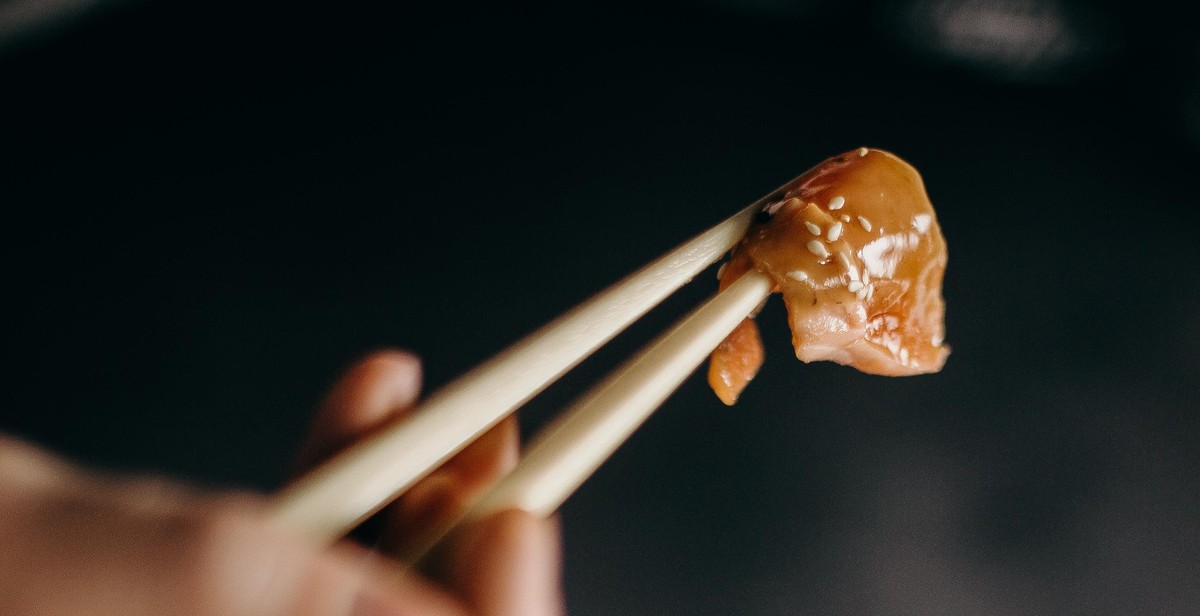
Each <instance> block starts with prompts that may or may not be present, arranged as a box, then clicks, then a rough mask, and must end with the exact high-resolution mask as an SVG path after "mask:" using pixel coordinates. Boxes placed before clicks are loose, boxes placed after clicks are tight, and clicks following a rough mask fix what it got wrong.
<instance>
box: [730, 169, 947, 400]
mask: <svg viewBox="0 0 1200 616" xmlns="http://www.w3.org/2000/svg"><path fill="white" fill-rule="evenodd" d="M759 219H760V220H759V221H757V222H755V223H754V224H753V225H752V226H751V227H750V230H749V231H748V232H747V234H746V237H745V238H744V239H743V240H742V241H741V242H740V243H739V244H738V245H737V246H735V247H734V248H733V250H732V252H731V255H730V259H729V262H728V263H726V264H725V265H724V266H723V268H722V270H721V272H720V274H719V276H720V279H721V289H725V288H726V287H728V286H729V285H731V284H733V282H734V281H736V280H737V279H738V278H740V277H741V276H742V275H743V274H745V273H746V272H747V271H749V270H751V269H757V270H759V271H761V272H763V273H764V274H766V275H767V276H769V277H770V278H771V279H772V280H773V281H774V282H775V291H777V292H779V293H781V294H782V295H783V300H784V302H785V303H786V304H787V311H788V320H789V324H790V325H791V328H792V345H793V346H794V347H795V348H796V357H798V358H799V359H800V360H801V361H805V362H811V361H818V360H830V361H834V362H837V363H839V364H844V365H847V366H853V367H855V368H858V369H859V370H861V371H863V372H868V373H871V374H882V375H888V376H907V375H912V374H923V373H929V372H937V371H938V370H941V368H942V365H943V364H944V363H945V362H946V356H947V355H948V354H949V353H950V350H949V348H948V347H947V346H945V345H944V344H943V342H942V340H943V336H944V328H943V324H942V320H943V315H944V313H945V304H944V302H943V300H942V274H943V273H944V272H945V269H946V241H945V239H943V238H942V232H941V229H940V228H939V227H938V223H937V217H936V216H935V215H934V212H933V206H932V205H931V204H930V203H929V197H928V196H927V195H926V194H925V185H924V184H923V183H922V181H921V176H920V175H919V174H918V173H917V170H916V169H914V168H913V167H912V166H911V165H909V164H908V163H906V162H904V161H903V160H901V159H900V158H899V157H897V156H895V155H894V154H891V153H889V152H884V151H882V150H875V149H869V148H859V149H857V150H854V151H851V152H847V153H845V154H842V155H841V156H837V157H834V158H830V159H829V160H826V161H825V162H823V163H821V164H820V165H817V166H816V167H814V168H813V169H811V170H809V171H808V172H806V173H805V174H804V175H801V176H800V177H798V178H796V179H795V180H792V181H791V182H789V183H788V184H787V185H786V186H784V187H783V188H781V189H780V190H779V191H777V192H776V193H775V194H774V195H772V196H771V197H768V198H767V200H766V205H765V206H764V208H763V211H762V213H761V215H760V216H759ZM762 357H763V349H762V342H761V340H760V339H759V335H758V326H757V325H755V323H754V320H753V318H748V319H746V320H745V321H744V322H742V324H741V325H739V326H738V328H737V329H735V330H734V331H733V333H731V334H730V335H729V337H728V338H726V339H725V341H724V342H722V343H721V344H720V346H718V347H717V348H716V350H714V351H713V354H712V359H711V363H710V365H709V372H708V382H709V384H710V385H711V386H712V388H713V391H715V392H716V394H717V396H718V397H720V398H721V400H722V401H724V402H725V403H726V404H733V403H734V402H735V401H736V400H737V398H738V395H739V394H741V392H742V390H743V389H744V388H745V387H746V384H747V383H748V382H749V381H750V380H751V379H752V378H754V375H755V373H757V372H758V368H759V367H760V366H761V365H762Z"/></svg>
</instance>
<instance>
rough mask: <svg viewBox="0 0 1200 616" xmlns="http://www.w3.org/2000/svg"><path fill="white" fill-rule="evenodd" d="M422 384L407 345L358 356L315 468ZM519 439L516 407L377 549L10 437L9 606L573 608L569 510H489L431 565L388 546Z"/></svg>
mask: <svg viewBox="0 0 1200 616" xmlns="http://www.w3.org/2000/svg"><path fill="white" fill-rule="evenodd" d="M420 383H421V369H420V363H419V361H418V360H417V359H416V358H415V357H413V356H412V355H409V354H406V353H402V352H396V351H388V352H381V353H377V354H375V355H373V356H371V357H369V358H367V359H366V360H365V361H363V362H361V363H359V364H358V365H357V366H355V367H354V368H352V369H351V370H350V371H349V372H348V373H347V374H346V375H345V376H344V377H343V378H342V379H341V380H340V381H339V382H338V383H337V384H336V385H335V386H334V387H333V388H332V390H331V391H330V393H329V395H328V397H327V398H326V400H325V401H324V403H323V404H322V405H321V407H320V410H319V411H318V413H317V416H316V418H315V420H314V423H313V428H312V431H311V433H310V436H309V437H308V440H307V442H306V444H305V445H304V447H303V449H302V451H301V458H300V459H301V464H300V468H301V469H302V470H303V469H304V468H307V467H310V466H311V465H313V464H315V463H317V462H319V461H320V460H321V459H323V458H324V457H326V456H328V455H330V454H332V453H335V452H337V451H338V450H339V449H341V448H342V447H345V446H346V445H347V444H349V443H351V442H353V441H356V440H358V439H360V438H362V437H363V436H364V435H367V434H369V433H371V432H373V431H375V430H378V429H379V428H380V427H382V426H383V425H385V424H388V423H390V422H393V421H396V420H398V419H402V418H403V416H404V415H406V414H407V413H408V412H409V410H410V409H411V408H412V406H413V404H414V403H415V402H416V399H417V396H418V393H419V389H420ZM517 448H518V435H517V427H516V423H515V420H514V419H513V418H509V419H507V420H505V421H503V422H501V423H500V424H498V425H497V426H496V427H494V428H493V429H492V430H490V431H489V432H488V433H487V434H485V435H484V436H483V437H482V438H480V439H478V440H477V441H475V442H474V443H472V444H471V445H470V446H469V447H468V448H467V449H465V450H463V451H462V452H461V453H459V454H458V455H457V456H455V457H454V458H453V459H451V460H450V461H448V462H446V463H445V464H444V465H443V466H442V467H441V468H439V469H438V470H436V471H435V472H434V473H432V474H431V475H430V476H429V477H427V478H425V479H424V480H422V481H421V482H419V483H418V484H417V485H415V486H413V488H412V489H410V490H409V491H408V492H406V493H405V495H404V496H402V497H401V498H400V499H399V500H398V501H397V502H396V503H394V504H393V505H391V506H389V507H388V508H386V509H385V510H384V511H383V512H381V513H380V514H379V515H380V516H381V522H382V524H383V527H384V534H383V536H382V538H381V540H380V550H378V551H368V550H366V549H363V548H362V547H359V546H357V545H355V544H353V543H352V542H350V541H343V542H340V543H338V544H337V545H335V546H333V547H332V548H328V547H323V546H320V545H318V544H315V543H313V542H311V541H308V540H306V539H304V538H301V537H297V536H293V535H290V534H288V533H286V532H284V531H283V530H281V529H278V528H275V527H274V526H273V525H272V524H271V522H270V521H269V519H268V518H267V516H266V514H265V511H266V508H265V501H264V499H263V498H262V497H260V496H255V495H251V494H240V493H212V492H203V491H200V490H197V489H194V488H190V487H187V486H183V485H180V484H176V483H173V482H169V481H165V480H161V479H154V478H145V477H118V476H112V475H107V474H102V473H97V472H93V471H89V470H85V469H81V468H79V467H77V466H74V465H72V464H70V463H68V462H66V461H63V460H61V459H59V458H56V457H54V456H52V455H50V454H48V453H46V452H44V451H42V450H40V449H38V448H36V447H33V446H32V445H29V444H27V443H24V442H21V441H18V440H15V439H10V438H5V437H3V436H2V435H0V614H5V615H8V614H12V615H14V616H67V615H71V616H75V615H78V614H89V615H93V616H108V615H113V616H116V615H121V616H141V615H151V614H153V615H155V616H161V615H163V614H173V615H179V616H243V615H244V616H309V615H311V616H317V615H320V616H342V615H346V616H400V615H405V616H442V615H469V614H478V615H480V616H507V615H513V616H516V615H521V616H551V615H556V614H561V613H562V612H563V607H562V595H561V591H560V582H559V579H560V568H561V565H560V555H559V552H560V547H559V529H558V525H557V522H556V521H555V520H544V519H540V518H537V517H534V516H532V515H530V514H528V513H524V512H520V511H506V512H501V513H498V514H496V515H493V516H491V517H489V518H486V519H484V520H481V521H478V522H475V523H473V524H471V525H469V526H467V527H466V528H464V529H463V530H462V531H461V532H458V533H456V534H455V535H454V536H453V537H452V539H451V541H450V542H449V543H448V545H447V546H446V547H445V549H444V550H442V551H441V552H440V553H439V556H438V558H437V559H436V564H435V565H434V566H433V567H432V568H431V571H432V573H431V574H430V575H429V576H425V575H418V574H415V573H400V572H399V570H398V569H397V567H396V565H395V563H394V562H393V561H392V560H391V559H390V558H389V555H390V554H398V553H402V552H401V550H403V549H404V548H405V547H406V546H408V545H410V544H412V543H413V542H414V541H416V540H417V537H419V535H420V532H421V529H422V528H425V527H427V526H428V525H429V524H431V523H432V522H433V521H434V520H437V519H439V517H440V516H442V515H448V514H450V513H452V512H454V511H456V510H457V509H458V508H460V507H462V506H463V504H464V503H466V502H468V501H469V500H470V498H471V497H472V495H474V494H477V493H479V491H480V490H482V489H484V488H486V487H487V486H489V485H490V484H491V483H492V482H494V481H495V480H496V479H497V478H498V477H499V476H500V475H502V474H503V473H504V472H506V471H507V470H509V469H510V468H511V467H512V466H513V465H514V464H515V463H516V459H517Z"/></svg>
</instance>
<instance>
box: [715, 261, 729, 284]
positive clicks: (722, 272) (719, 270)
mask: <svg viewBox="0 0 1200 616" xmlns="http://www.w3.org/2000/svg"><path fill="white" fill-rule="evenodd" d="M726 265H728V263H722V264H721V267H718V268H717V280H720V279H721V276H724V275H725V266H726Z"/></svg>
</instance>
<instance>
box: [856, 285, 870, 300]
mask: <svg viewBox="0 0 1200 616" xmlns="http://www.w3.org/2000/svg"><path fill="white" fill-rule="evenodd" d="M854 296H855V297H857V298H858V299H859V300H864V299H867V298H868V297H871V287H863V288H861V289H859V290H858V292H857V293H855V294H854Z"/></svg>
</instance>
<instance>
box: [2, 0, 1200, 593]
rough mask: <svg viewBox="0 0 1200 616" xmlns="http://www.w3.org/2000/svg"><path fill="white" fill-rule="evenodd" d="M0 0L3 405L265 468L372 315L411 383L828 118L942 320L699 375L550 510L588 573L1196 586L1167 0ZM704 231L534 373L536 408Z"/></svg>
mask: <svg viewBox="0 0 1200 616" xmlns="http://www.w3.org/2000/svg"><path fill="white" fill-rule="evenodd" d="M56 6H57V5H56V4H55V3H53V2H35V1H33V0H7V1H6V2H4V1H0V189H2V190H0V204H3V208H2V209H0V211H3V212H4V219H3V223H2V224H0V229H2V230H3V231H2V233H3V238H2V241H0V251H3V252H2V253H0V268H2V270H0V273H2V280H3V298H4V301H3V303H4V307H5V308H6V309H7V310H6V312H7V314H8V316H7V317H5V319H4V329H5V332H6V334H5V337H4V338H5V340H4V353H5V355H6V357H7V362H6V363H7V364H8V365H7V368H6V370H5V383H6V386H5V387H4V388H3V401H2V404H0V430H3V431H7V432H12V433H16V434H18V435H22V436H24V437H27V438H29V439H31V440H34V441H36V442H39V443H41V444H44V445H45V446H48V447H51V448H53V449H56V450H59V451H62V452H65V453H67V454H69V455H71V456H74V457H76V458H78V459H80V460H83V461H86V462H88V463H92V464H96V465H100V466H103V467H107V468H114V469H122V470H134V471H149V472H154V473H166V474H169V475H173V476H177V477H181V478H184V479H187V480H190V481H195V482H201V483H205V484H215V485H236V486H242V487H251V488H256V489H263V490H271V489H274V488H275V487H278V486H279V485H280V484H281V483H282V482H283V481H284V478H285V471H286V468H287V465H288V462H289V457H290V452H291V451H292V449H293V448H294V446H295V444H296V442H297V440H298V439H299V438H300V435H301V434H302V432H303V430H304V428H305V424H306V421H307V417H308V414H309V412H310V410H311V409H312V408H313V406H314V405H315V403H316V401H317V400H318V399H319V397H320V395H321V393H322V391H323V390H324V389H325V388H326V387H328V385H329V384H330V383H331V381H332V380H333V379H334V378H335V377H336V375H337V374H338V373H339V372H340V371H341V370H343V369H344V368H345V367H346V366H347V365H349V364H350V363H351V362H352V361H353V360H354V359H355V358H357V357H360V356H362V355H363V354H365V353H367V352H369V351H371V350H374V349H378V348H383V347H390V346H395V347H403V348H408V349H412V350H414V351H416V352H418V353H420V354H421V355H422V356H423V357H424V359H425V366H426V372H427V382H428V385H429V386H430V388H436V387H437V386H439V385H441V384H443V383H445V382H447V381H448V380H450V379H451V378H453V377H454V376H456V375H458V374H461V373H462V372H463V371H465V370H466V369H468V368H469V367H471V366H473V365H475V364H477V363H479V362H480V361H482V360H484V359H485V358H487V357H488V356H490V355H491V354H493V353H494V352H496V351H498V350H499V349H501V348H503V347H504V346H505V345H507V344H509V343H511V342H512V341H514V340H516V339H517V338H519V337H520V336H521V335H522V334H524V333H526V332H528V331H530V330H532V329H534V328H535V327H537V326H538V325H540V324H542V323H544V322H545V321H547V320H548V319H550V318H551V317H553V316H555V315H557V314H559V313H560V312H562V311H563V310H565V309H567V308H569V307H570V306H572V305H574V304H576V303H578V302H579V301H582V300H583V299H585V298H586V297H587V296H589V295H590V294H591V293H593V292H595V291H597V290H599V289H600V288H602V287H603V286H605V285H607V284H609V283H611V282H613V281H615V280H617V279H618V278H620V277H621V276H623V275H625V274H626V273H628V272H630V271H632V270H633V269H635V268H637V267H638V266H640V265H642V264H643V263H645V262H647V261H649V260H650V259H652V258H653V257H656V256H658V255H660V254H662V253H663V252H665V251H666V250H668V249H669V248H671V247H673V246H674V245H676V244H678V243H679V242H681V241H682V240H684V239H686V238H688V237H690V236H691V235H693V234H695V233H697V232H699V231H701V230H703V229H705V228H707V227H708V226H710V225H712V224H714V223H715V222H717V221H718V220H720V219H722V218H723V217H725V216H726V215H728V214H730V213H732V212H734V211H736V210H737V209H738V208H740V207H741V206H742V205H744V204H746V203H749V202H750V201H753V200H754V199H756V198H758V197H759V196H761V195H762V194H764V193H765V192H767V191H768V190H771V189H772V188H774V187H776V186H778V185H779V184H781V183H782V182H783V181H785V180H787V179H789V178H791V177H793V176H795V175H797V174H799V173H800V172H802V171H804V170H805V169H806V168H808V167H809V166H811V165H813V164H815V163H817V162H819V161H820V160H822V159H823V158H825V157H827V156H830V155H833V154H836V153H840V152H842V151H845V150H849V149H852V148H856V147H858V146H860V145H869V146H874V147H880V148H885V149H888V150H892V151H894V152H896V153H898V154H900V155H901V156H903V157H905V158H906V159H908V160H909V161H911V162H912V163H913V164H914V165H915V166H916V167H917V168H918V169H920V170H921V171H922V173H923V175H924V177H925V180H926V183H927V186H928V189H929V192H930V195H931V197H932V200H933V202H934V204H935V205H936V206H937V209H938V212H939V219H940V221H941V224H942V227H943V230H944V233H945V235H946V237H947V240H948V242H949V245H950V268H949V270H948V272H947V277H946V287H945V296H946V299H947V303H948V306H949V309H948V314H947V333H948V335H947V339H948V342H949V343H950V344H951V345H952V347H953V349H954V351H953V354H952V355H951V357H950V360H949V363H948V364H947V366H946V369H945V371H944V372H943V373H941V374H939V375H935V376H928V377H919V378H909V379H887V378H881V377H871V376H865V375H862V374H859V373H857V372H855V371H853V370H850V369H846V368H843V367H839V366H833V365H802V364H800V363H798V362H796V361H795V360H794V359H791V351H790V348H789V346H788V341H789V336H788V334H787V332H786V328H785V325H784V319H783V316H784V315H783V311H782V308H781V306H780V305H779V302H778V301H775V302H773V303H772V304H770V306H769V307H768V308H767V310H766V311H765V312H764V314H763V315H762V316H761V318H760V322H761V323H762V324H763V326H764V338H765V341H766V344H767V347H768V351H767V353H768V356H767V363H766V366H765V367H764V369H763V372H762V373H761V375H760V376H759V377H758V379H757V380H756V381H755V382H754V383H753V384H752V385H751V387H750V388H749V389H748V390H747V392H746V394H745V395H744V397H743V399H742V401H741V402H740V403H739V404H738V406H736V407H734V408H732V409H728V408H725V407H723V406H722V405H721V404H720V403H719V402H718V401H717V400H716V398H715V397H714V396H713V395H712V394H711V392H709V391H708V390H707V388H706V387H705V385H704V384H703V382H702V379H701V378H699V375H697V376H696V377H695V378H693V379H691V380H690V381H689V382H688V383H687V384H686V385H685V386H684V387H683V388H682V389H681V390H680V391H679V392H678V393H677V394H676V395H675V396H674V397H673V398H672V399H671V400H670V401H668V403H667V404H666V405H665V406H664V407H663V408H662V409H661V410H660V412H659V413H658V414H657V415H655V416H654V417H653V418H652V419H651V420H650V421H649V422H648V423H647V425H646V426H645V427H644V428H643V429H642V430H641V431H639V432H638V433H637V434H636V435H635V436H634V437H633V438H632V440H631V441H629V443H628V444H627V445H626V446H625V447H623V448H622V449H621V450H620V451H619V452H618V453H617V455H616V456H615V457H614V458H613V459H612V460H611V461H610V462H609V463H608V464H607V465H606V466H605V467H604V468H603V469H601V471H600V472H599V473H598V474H597V475H596V476H595V477H594V478H593V479H592V480H590V481H589V482H588V483H587V484H585V486H584V487H583V488H582V490H581V491H580V492H579V493H578V494H577V495H576V496H575V497H573V498H572V500H571V501H570V502H568V504H567V505H566V506H565V508H564V510H563V513H562V515H563V520H564V525H565V529H566V590H567V598H568V603H569V607H570V610H571V612H572V613H573V614H576V615H586V614H610V613H623V614H662V613H680V614H685V613H686V614H729V613H742V614H793V613H822V614H983V615H986V614H1046V613H1063V614H1122V615H1126V614H1142V613H1147V614H1148V613H1154V614H1161V613H1179V614H1182V613H1194V611H1195V609H1196V605H1200V582H1197V580H1198V579H1200V538H1198V536H1197V530H1198V529H1200V481H1198V479H1197V473H1198V472H1200V452H1198V449H1197V445H1196V443H1197V437H1200V414H1198V413H1197V406H1198V405H1197V395H1198V394H1200V385H1198V381H1200V379H1198V371H1200V351H1198V350H1197V347H1198V345H1200V316H1197V307H1198V306H1200V292H1198V291H1197V258H1198V254H1197V250H1198V248H1200V245H1198V242H1197V241H1196V238H1195V235H1194V234H1195V229H1196V225H1197V223H1200V220H1198V219H1200V215H1198V214H1197V208H1196V200H1195V187H1196V178H1197V171H1196V170H1197V162H1200V156H1198V153H1200V42H1198V38H1197V36H1196V34H1195V27H1194V23H1192V22H1189V21H1188V20H1186V19H1184V18H1183V16H1182V15H1181V14H1179V13H1178V12H1177V11H1175V10H1174V9H1172V8H1171V7H1172V6H1174V4H1173V3H1167V2H1139V3H1123V2H1122V3H1118V2H1109V3H1101V4H1095V3H1086V4H1085V3H1075V2H1068V1H1066V0H1062V1H1058V2H1055V1H1049V0H1027V1H1019V0H998V1H996V2H983V1H980V0H974V1H973V0H930V1H927V0H898V1H895V2H844V3H834V2H817V1H809V2H805V1H794V2H787V1H786V0H776V1H771V0H756V1H752V2H751V1H746V2H737V1H735V0H722V1H715V0H714V1H711V2H707V3H699V4H673V3H629V4H624V3H619V4H607V3H604V4H600V3H595V4H593V3H576V4H567V3H563V4H558V5H553V6H544V7H522V8H511V7H499V6H490V7H487V6H485V7H478V6H468V5H463V4H457V3H448V4H445V5H442V6H441V7H440V8H430V7H424V8H422V9H421V10H415V9H412V8H404V7H395V6H393V7H391V8H380V7H373V6H366V5H358V4H354V3H344V4H337V3H323V4H316V3H313V4H306V3H269V2H262V1H256V2H192V1H177V2H167V1H161V0H141V1H138V0H125V1H110V2H107V3H105V2H95V3H88V2H77V3H71V2H66V3H63V5H62V6H63V7H65V8H63V9H62V10H59V11H55V10H54V9H55V7H56ZM714 287H715V280H713V276H712V274H711V272H706V273H705V274H704V275H702V276H701V277H700V278H699V280H698V281H697V282H696V283H695V284H693V285H691V286H690V287H688V288H687V289H685V290H684V291H683V292H681V293H680V295H679V296H677V297H675V298H673V299H672V300H670V301H668V302H667V303H666V304H664V305H663V306H662V307H661V308H660V309H658V310H656V311H655V312H653V313H652V314H651V315H650V316H649V317H648V318H647V319H646V320H645V321H644V322H642V323H639V324H638V325H636V326H635V327H634V328H633V329H631V330H630V332H628V333H627V334H625V335H622V336H621V337H620V338H618V339H617V341H616V343H615V344H614V345H613V347H611V348H609V349H606V350H605V351H604V352H602V353H600V354H599V355H598V356H597V357H596V358H595V359H593V360H589V361H588V362H586V363H585V364H584V365H583V367H582V369H581V370H580V372H579V373H577V374H573V375H571V376H570V377H568V378H567V379H566V380H565V381H564V382H563V383H562V384H560V385H558V386H556V387H554V388H552V389H551V390H550V391H549V392H547V394H546V396H545V397H544V398H542V399H539V400H538V401H535V403H533V404H532V405H530V406H529V407H528V408H527V409H526V410H525V411H524V412H523V415H522V417H523V422H524V424H525V425H526V427H527V428H531V429H532V428H535V427H536V426H537V425H538V424H539V423H541V422H542V421H544V420H545V418H546V417H548V416H549V415H550V414H551V413H552V412H553V411H554V410H555V409H557V408H559V407H561V406H562V405H563V404H565V403H566V402H567V401H569V400H570V399H571V397H572V396H573V395H574V394H575V393H577V392H579V391H580V390H582V389H583V388H585V387H586V386H587V385H588V384H589V383H591V382H593V381H594V380H596V379H597V378H599V376H600V375H601V374H603V373H604V372H605V371H606V370H607V369H609V368H610V367H611V366H613V365H615V363H616V362H618V361H619V360H620V359H621V358H622V357H624V356H625V355H627V354H628V353H630V352H632V350H633V349H635V348H637V347H638V346H639V345H640V344H642V343H644V342H645V341H646V340H647V339H648V338H649V337H650V336H652V335H653V334H654V333H655V332H656V331H657V330H659V329H661V328H662V327H664V326H665V325H666V324H667V323H669V322H670V321H672V320H673V319H675V318H676V317H678V316H679V315H680V314H682V313H683V312H685V311H686V310H687V309H688V308H689V307H690V306H691V305H694V304H695V303H696V302H698V301H700V300H701V299H702V298H703V297H705V296H706V295H707V294H709V293H710V292H712V290H713V288H714Z"/></svg>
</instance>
